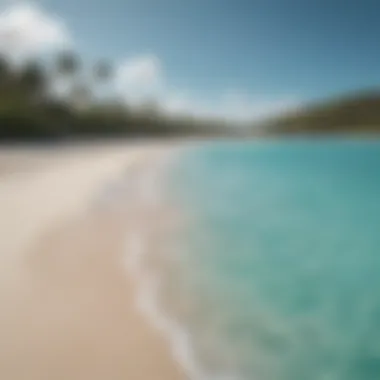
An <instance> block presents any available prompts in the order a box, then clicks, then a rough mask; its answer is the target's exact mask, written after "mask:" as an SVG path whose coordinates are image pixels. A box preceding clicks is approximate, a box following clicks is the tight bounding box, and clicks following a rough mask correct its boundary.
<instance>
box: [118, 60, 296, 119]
mask: <svg viewBox="0 0 380 380" xmlns="http://www.w3.org/2000/svg"><path fill="white" fill-rule="evenodd" d="M165 78H166V76H165V73H164V70H163V64H162V62H161V61H160V59H159V58H158V57H157V56H154V55H148V56H147V55H146V56H136V57H133V58H130V59H128V60H125V61H124V62H123V63H122V64H121V65H119V67H118V68H117V70H116V78H115V80H116V87H117V89H118V92H119V93H120V94H122V96H123V97H124V98H125V100H126V101H127V102H128V103H129V104H132V105H135V106H137V105H141V104H142V103H144V102H145V101H146V100H152V99H154V100H155V101H156V102H157V103H158V105H159V106H160V108H161V109H162V110H163V111H165V112H167V113H168V114H172V115H192V116H200V117H205V118H224V119H230V120H237V121H249V120H255V119H260V118H263V117H268V116H271V115H274V114H278V113H281V112H286V111H290V110H293V109H295V108H296V107H297V106H298V105H299V102H298V100H297V99H296V98H295V97H288V96H287V97H273V98H272V97H271V98H268V97H267V98H263V97H262V96H260V95H256V96H252V95H249V94H247V93H246V92H244V91H242V90H235V91H225V92H224V93H223V94H221V96H220V97H219V99H216V100H214V101H210V100H207V99H202V98H201V97H199V96H195V95H190V94H188V93H184V92H183V91H181V90H178V89H173V87H172V86H171V85H170V83H168V81H167V80H166V79H165Z"/></svg>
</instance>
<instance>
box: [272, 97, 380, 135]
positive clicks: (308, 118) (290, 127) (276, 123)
mask: <svg viewBox="0 0 380 380" xmlns="http://www.w3.org/2000/svg"><path fill="white" fill-rule="evenodd" d="M268 130H270V131H271V132H272V133H276V134H278V133H284V134H289V133H297V134H300V133H301V134H304V133H312V134H318V133H344V132H350V133H351V132H353V133H368V132H370V133H372V132H380V91H377V90H373V91H363V92H359V93H355V94H352V95H348V96H343V97H340V98H338V99H333V100H330V101H325V102H323V103H320V104H317V105H313V106H309V107H306V108H304V109H303V110H300V111H299V112H297V113H294V114H292V115H288V116H286V117H280V118H278V119H277V120H272V121H271V122H270V123H269V125H268Z"/></svg>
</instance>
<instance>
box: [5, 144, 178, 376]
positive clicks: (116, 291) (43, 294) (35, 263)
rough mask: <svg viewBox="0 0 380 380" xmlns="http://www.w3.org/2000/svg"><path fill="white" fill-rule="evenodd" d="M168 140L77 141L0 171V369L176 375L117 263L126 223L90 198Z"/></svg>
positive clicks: (10, 373)
mask: <svg viewBox="0 0 380 380" xmlns="http://www.w3.org/2000/svg"><path fill="white" fill-rule="evenodd" d="M168 148H169V147H168V146H165V147H160V146H158V145H157V144H153V145H152V146H145V147H144V146H143V145H140V146H128V145H125V146H122V144H119V146H117V147H112V146H108V147H106V148H104V149H103V150H102V149H101V148H99V149H97V150H96V151H91V150H87V151H86V152H83V151H82V152H81V151H80V149H77V150H76V151H75V153H73V154H70V155H69V156H67V157H66V156H65V157H63V158H62V159H60V158H59V157H57V156H55V161H54V162H52V163H51V164H49V165H47V166H45V165H42V166H41V167H40V168H37V169H35V170H33V171H31V172H30V171H28V172H27V173H24V172H22V173H18V174H17V175H6V176H4V177H2V178H0V230H1V233H2V238H1V240H0V252H1V258H0V259H1V260H2V265H1V266H0V267H1V269H0V270H1V276H0V283H1V286H0V305H1V309H2V313H1V314H0V338H1V339H0V377H1V378H4V379H5V378H8V379H15V380H21V379H25V380H26V379H28V380H30V379H31V380H33V379H36V380H37V379H49V380H50V379H78V380H79V379H81V380H83V379H95V380H96V379H142V380H144V379H146V380H148V379H149V380H150V379H168V380H171V379H173V380H175V379H182V378H184V377H183V373H182V371H181V368H180V365H179V363H177V362H176V361H175V360H174V358H173V356H172V354H171V352H170V347H169V345H168V343H167V341H166V340H165V337H164V336H162V334H161V333H160V332H159V331H158V330H156V329H155V328H154V327H153V326H152V325H151V324H150V323H148V321H147V320H146V319H145V318H144V317H143V316H142V314H141V313H140V312H139V310H138V309H137V308H136V304H135V293H136V284H135V283H134V282H133V280H132V278H131V277H130V276H129V277H128V276H127V275H126V270H125V265H124V263H125V246H126V241H125V240H126V236H127V234H126V229H127V228H134V225H133V223H134V222H131V220H130V219H129V221H128V220H127V219H126V218H125V214H123V213H120V212H115V210H114V209H112V208H109V207H102V206H101V205H100V207H95V208H94V203H93V201H94V200H96V199H98V198H99V196H100V195H101V194H102V189H104V185H106V184H107V183H112V181H115V180H117V179H118V178H120V176H121V175H122V174H123V173H125V171H126V170H127V171H128V169H126V168H128V166H132V165H134V164H135V163H137V162H141V161H142V160H144V161H147V160H149V159H153V158H154V157H159V156H160V155H161V154H162V152H163V150H167V149H168ZM169 149H170V148H169ZM45 154H46V153H45ZM0 156H1V155H0ZM47 156H48V155H47ZM68 157H69V159H68ZM0 158H1V159H2V160H6V155H5V158H4V155H3V156H1V157H0ZM47 159H48V157H47ZM37 161H38V160H37ZM119 211H120V210H119ZM141 217H142V218H143V217H144V216H143V215H142V216H141ZM128 223H129V224H128ZM131 223H132V224H131Z"/></svg>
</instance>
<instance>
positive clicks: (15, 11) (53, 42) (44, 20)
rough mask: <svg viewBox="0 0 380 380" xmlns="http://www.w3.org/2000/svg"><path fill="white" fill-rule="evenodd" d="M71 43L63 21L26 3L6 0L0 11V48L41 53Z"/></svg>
mask: <svg viewBox="0 0 380 380" xmlns="http://www.w3.org/2000/svg"><path fill="white" fill-rule="evenodd" d="M71 43H72V40H71V38H70V34H69V31H68V29H67V27H66V25H65V23H64V22H63V21H62V20H61V19H60V18H59V17H57V16H55V15H52V14H49V13H47V12H46V11H44V10H42V9H41V8H39V7H38V6H36V5H33V4H29V3H18V2H16V3H9V4H7V5H4V6H3V7H2V8H1V11H0V51H1V52H3V53H7V54H10V55H14V56H18V57H27V56H30V55H36V54H43V53H45V52H47V51H51V50H55V49H59V48H62V47H67V46H68V45H70V44H71Z"/></svg>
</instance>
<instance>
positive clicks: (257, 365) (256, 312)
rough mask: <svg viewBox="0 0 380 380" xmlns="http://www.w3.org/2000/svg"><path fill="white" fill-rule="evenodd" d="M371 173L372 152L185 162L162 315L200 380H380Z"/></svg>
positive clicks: (260, 152)
mask: <svg viewBox="0 0 380 380" xmlns="http://www.w3.org/2000/svg"><path fill="white" fill-rule="evenodd" d="M379 168H380V142H375V141H357V142H354V141H343V140H339V139H334V140H327V139H326V140H318V141H315V142H310V141H307V140H299V141H283V142H277V141H272V142H269V141H266V142H255V143H215V144H205V145H204V146H202V147H199V148H195V149H194V148H193V149H190V150H187V151H185V153H183V154H182V156H181V157H180V160H178V161H177V163H176V164H175V167H174V169H173V170H172V175H171V182H170V193H171V194H170V195H171V199H172V202H173V205H174V206H175V207H177V208H178V209H180V210H181V212H182V214H183V215H184V220H185V226H184V228H182V230H181V233H180V234H179V235H177V239H176V242H177V245H176V254H177V255H178V257H177V260H176V262H175V267H176V269H175V271H173V272H175V276H171V277H169V281H170V279H171V281H174V280H175V286H174V287H173V283H172V290H173V288H174V291H172V293H173V294H171V297H174V301H175V302H176V303H177V304H180V305H181V307H180V308H179V309H178V310H174V311H172V312H174V313H176V312H177V318H178V319H179V320H180V321H181V323H182V324H185V325H186V326H187V328H188V329H189V331H190V332H191V333H192V337H193V339H194V341H193V343H194V345H195V352H196V355H197V359H198V360H199V362H200V363H201V364H202V366H203V368H204V369H205V370H206V371H207V373H208V374H209V378H213V377H219V376H221V375H222V374H229V375H232V376H233V377H235V378H238V376H239V378H243V379H259V380H278V379H281V380H283V379H284V380H288V379H291V380H295V379H298V380H303V379H305V380H306V379H308V380H312V379H318V380H319V379H321V380H322V379H323V380H327V379H328V380H336V379H339V380H341V379H345V380H349V379H352V380H354V379H355V380H356V379H357V380H359V379H360V380H366V379H371V380H372V379H380V293H379V290H378V289H380V255H379V254H378V253H379V245H380V234H379V226H380V198H379V194H380V174H379ZM175 302H174V303H175Z"/></svg>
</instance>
